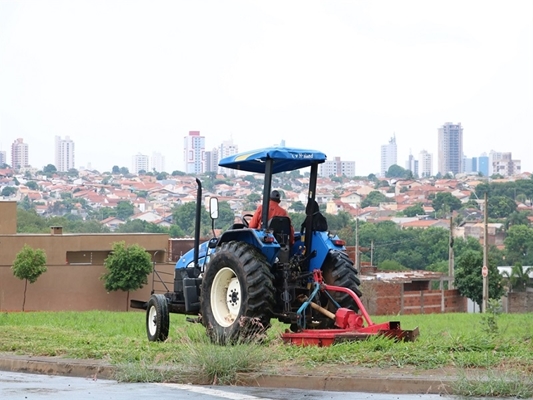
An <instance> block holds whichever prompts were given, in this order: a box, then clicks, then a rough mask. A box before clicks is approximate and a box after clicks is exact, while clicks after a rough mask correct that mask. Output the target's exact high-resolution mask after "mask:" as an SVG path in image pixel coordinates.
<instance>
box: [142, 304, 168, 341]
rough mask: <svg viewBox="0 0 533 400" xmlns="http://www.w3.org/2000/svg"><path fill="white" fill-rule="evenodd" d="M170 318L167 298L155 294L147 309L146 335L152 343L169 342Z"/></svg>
mask: <svg viewBox="0 0 533 400" xmlns="http://www.w3.org/2000/svg"><path fill="white" fill-rule="evenodd" d="M169 325H170V318H169V313H168V303H167V298H166V297H165V296H163V295H162V294H153V295H152V296H151V297H150V300H149V301H148V307H147V308H146V334H147V335H148V340H149V341H150V342H163V341H165V340H167V337H168V328H169Z"/></svg>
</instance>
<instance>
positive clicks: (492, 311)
mask: <svg viewBox="0 0 533 400" xmlns="http://www.w3.org/2000/svg"><path fill="white" fill-rule="evenodd" d="M486 311H487V312H485V313H483V316H482V318H481V324H482V326H483V331H484V332H485V333H486V334H487V335H489V336H496V335H498V321H497V318H498V316H499V315H500V314H501V313H502V311H503V309H502V303H501V300H496V299H489V301H488V303H487V310H486Z"/></svg>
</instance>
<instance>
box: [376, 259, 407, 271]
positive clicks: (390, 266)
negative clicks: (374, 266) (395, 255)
mask: <svg viewBox="0 0 533 400" xmlns="http://www.w3.org/2000/svg"><path fill="white" fill-rule="evenodd" d="M378 267H379V269H380V270H382V271H408V270H409V268H405V267H404V266H403V265H402V264H400V263H399V262H398V261H395V260H384V261H382V262H380V263H379V266H378Z"/></svg>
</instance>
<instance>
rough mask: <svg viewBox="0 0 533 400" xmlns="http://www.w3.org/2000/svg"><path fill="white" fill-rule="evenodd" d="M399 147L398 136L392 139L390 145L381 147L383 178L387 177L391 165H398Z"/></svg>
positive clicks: (381, 172)
mask: <svg viewBox="0 0 533 400" xmlns="http://www.w3.org/2000/svg"><path fill="white" fill-rule="evenodd" d="M397 155H398V147H397V146H396V135H394V136H393V137H391V138H390V140H389V143H388V144H384V145H383V146H381V170H380V174H381V176H385V175H386V174H387V171H388V170H389V168H390V166H391V165H395V164H397Z"/></svg>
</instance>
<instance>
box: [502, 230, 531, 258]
mask: <svg viewBox="0 0 533 400" xmlns="http://www.w3.org/2000/svg"><path fill="white" fill-rule="evenodd" d="M503 244H504V245H505V258H506V260H507V262H508V263H509V265H515V264H520V265H533V229H532V228H529V227H528V226H526V225H513V226H511V227H510V228H509V230H508V231H507V237H506V238H505V240H504V241H503Z"/></svg>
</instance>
